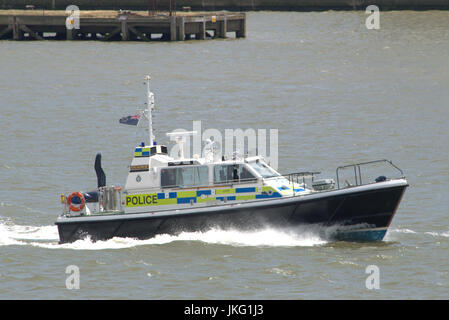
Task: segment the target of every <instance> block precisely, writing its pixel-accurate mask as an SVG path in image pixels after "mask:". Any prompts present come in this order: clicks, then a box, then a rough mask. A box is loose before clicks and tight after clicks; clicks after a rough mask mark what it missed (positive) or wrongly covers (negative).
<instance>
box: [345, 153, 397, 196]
mask: <svg viewBox="0 0 449 320" xmlns="http://www.w3.org/2000/svg"><path fill="white" fill-rule="evenodd" d="M381 162H384V163H387V164H389V165H390V166H391V167H393V168H394V169H396V170H398V171H399V172H400V174H401V178H404V172H403V171H402V170H401V169H400V168H399V167H398V166H396V165H395V164H393V162H391V161H390V160H387V159H380V160H374V161H367V162H359V163H354V164H348V165H345V166H340V167H338V168H337V170H336V176H337V188H338V189H340V177H339V175H338V172H339V170H342V169H347V168H351V167H353V168H354V178H355V184H356V186H359V185H362V184H363V183H362V171H361V166H365V165H369V164H373V163H381Z"/></svg>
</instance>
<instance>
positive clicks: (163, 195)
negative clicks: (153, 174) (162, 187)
mask: <svg viewBox="0 0 449 320" xmlns="http://www.w3.org/2000/svg"><path fill="white" fill-rule="evenodd" d="M157 198H158V199H165V193H158V194H157Z"/></svg>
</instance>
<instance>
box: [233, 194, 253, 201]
mask: <svg viewBox="0 0 449 320" xmlns="http://www.w3.org/2000/svg"><path fill="white" fill-rule="evenodd" d="M253 199H256V195H248V196H236V197H235V200H253Z"/></svg>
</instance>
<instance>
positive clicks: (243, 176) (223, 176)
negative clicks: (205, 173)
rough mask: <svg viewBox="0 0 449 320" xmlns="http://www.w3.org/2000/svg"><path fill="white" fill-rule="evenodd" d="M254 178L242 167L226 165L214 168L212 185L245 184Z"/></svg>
mask: <svg viewBox="0 0 449 320" xmlns="http://www.w3.org/2000/svg"><path fill="white" fill-rule="evenodd" d="M255 179H256V177H255V176H254V175H253V174H252V173H251V172H250V171H249V170H248V169H247V168H245V166H244V165H240V164H226V165H216V166H215V167H214V183H215V184H221V183H230V182H234V183H235V182H245V181H251V180H255Z"/></svg>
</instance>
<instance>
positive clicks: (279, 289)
mask: <svg viewBox="0 0 449 320" xmlns="http://www.w3.org/2000/svg"><path fill="white" fill-rule="evenodd" d="M365 18H366V15H365V14H364V13H363V12H320V13H271V12H260V13H249V14H248V21H247V38H246V39H238V40H235V39H227V40H214V41H198V42H196V41H187V42H183V43H181V42H178V43H150V44H148V43H120V42H119V43H102V42H65V41H61V42H41V41H33V42H13V41H1V42H0V108H1V109H0V110H1V112H0V123H1V124H0V128H1V129H0V298H2V299H78V298H83V299H86V298H87V299H130V298H131V299H140V298H142V299H230V298H232V299H334V298H336V299H400V298H401V299H402V298H406V299H442V298H444V299H447V298H449V269H448V265H447V260H448V259H447V258H448V249H449V218H448V213H449V212H448V207H449V206H448V205H449V201H448V197H447V190H448V187H449V156H448V150H449V143H448V140H447V137H448V134H449V126H448V124H449V121H448V120H449V117H448V102H449V68H448V67H449V65H448V61H447V58H448V52H449V13H448V12H441V11H429V12H407V11H401V12H388V13H381V29H380V30H367V29H366V28H365ZM148 72H150V73H151V74H152V76H153V81H152V88H153V90H154V92H155V93H156V103H157V105H158V109H157V112H156V121H155V123H156V124H155V126H156V136H157V137H158V140H162V142H167V141H166V137H165V132H168V131H171V130H173V129H176V128H185V129H187V130H189V129H191V128H192V120H202V124H203V129H207V128H217V129H220V130H224V129H226V128H231V129H234V128H242V129H246V128H254V129H258V128H261V129H270V128H275V129H279V170H280V171H282V172H292V171H301V170H319V171H323V173H325V174H329V175H332V176H333V175H334V174H335V171H334V170H335V168H336V167H337V166H338V165H342V164H349V163H353V162H359V161H365V160H371V159H378V158H387V159H391V160H393V162H394V163H396V164H397V165H399V166H400V167H401V168H402V169H403V170H404V171H405V174H406V176H407V178H408V180H409V183H410V188H409V189H408V190H407V192H406V194H405V196H404V198H403V202H402V203H401V205H400V207H399V210H398V214H397V215H396V216H395V218H394V220H393V223H392V226H391V229H390V230H389V232H388V233H387V236H386V239H385V241H383V242H380V243H348V242H329V241H328V240H327V239H325V238H322V237H321V236H320V233H319V232H317V231H316V230H313V229H306V228H304V229H299V230H294V231H292V230H290V231H282V230H274V229H270V228H267V229H264V230H258V231H254V232H251V233H244V232H238V231H220V230H210V231H208V232H205V233H183V234H181V235H179V236H170V235H161V236H158V237H156V238H154V239H150V240H146V241H137V240H134V239H112V240H109V241H100V242H96V243H92V242H91V241H90V240H88V239H86V240H83V241H77V242H75V243H73V244H63V245H59V244H58V234H57V229H56V227H55V226H54V225H53V223H54V221H55V219H56V217H57V215H58V214H59V213H60V210H61V207H60V204H59V194H60V193H61V192H69V191H73V190H86V189H89V188H90V187H92V186H95V184H96V178H95V173H94V170H93V161H94V157H95V154H96V153H97V152H102V154H103V167H104V169H105V171H106V174H107V182H108V184H121V185H123V184H124V182H125V177H126V174H127V170H128V168H127V166H128V165H129V162H130V159H131V156H132V147H133V146H134V145H135V144H137V143H139V142H140V141H141V140H142V137H144V136H145V132H144V131H142V130H136V129H134V128H128V127H124V126H120V125H119V124H118V119H119V118H120V117H122V116H124V115H128V114H134V113H135V111H136V110H137V109H138V108H141V107H142V103H143V102H144V101H145V90H144V89H145V88H144V86H143V85H142V79H143V76H144V75H145V74H146V73H148ZM164 140H165V141H164ZM69 265H76V266H78V267H79V270H80V289H78V290H68V289H67V288H66V279H67V277H68V276H69V275H68V274H66V273H65V271H66V268H67V266H69ZM369 265H376V266H378V268H379V271H380V289H378V290H368V289H367V288H366V286H365V282H366V279H367V277H368V274H367V273H365V270H366V268H367V266H369Z"/></svg>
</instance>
